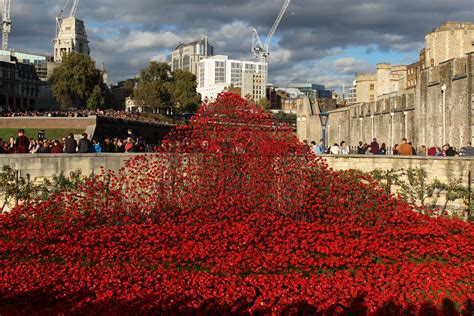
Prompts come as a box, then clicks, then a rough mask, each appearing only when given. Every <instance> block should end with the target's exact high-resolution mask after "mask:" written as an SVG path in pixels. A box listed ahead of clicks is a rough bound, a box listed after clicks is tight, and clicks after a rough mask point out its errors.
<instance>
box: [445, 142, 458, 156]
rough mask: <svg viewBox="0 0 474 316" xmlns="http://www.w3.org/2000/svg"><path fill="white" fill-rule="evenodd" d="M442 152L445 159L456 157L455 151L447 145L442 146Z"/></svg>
mask: <svg viewBox="0 0 474 316" xmlns="http://www.w3.org/2000/svg"><path fill="white" fill-rule="evenodd" d="M443 152H444V156H446V157H454V156H456V151H455V150H454V148H453V147H451V146H450V145H449V144H446V145H444V146H443Z"/></svg>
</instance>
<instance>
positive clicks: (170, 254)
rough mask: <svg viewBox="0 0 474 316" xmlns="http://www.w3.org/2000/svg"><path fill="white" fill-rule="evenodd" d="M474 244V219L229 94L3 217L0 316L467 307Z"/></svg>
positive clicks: (368, 311) (417, 310)
mask: <svg viewBox="0 0 474 316" xmlns="http://www.w3.org/2000/svg"><path fill="white" fill-rule="evenodd" d="M354 167H357V166H354ZM473 254H474V229H473V226H472V224H469V223H465V222H462V221H460V220H452V219H444V218H431V217H429V216H426V215H421V214H418V213H417V212H415V211H414V210H413V207H412V206H411V205H409V204H407V203H405V202H403V201H401V200H400V199H398V198H396V197H393V196H388V195H387V194H385V193H384V191H383V190H382V189H380V188H379V186H378V185H377V184H376V183H374V182H373V181H372V180H371V179H370V178H368V177H362V176H359V175H357V174H356V173H354V172H351V171H349V172H334V171H332V170H331V169H330V168H329V167H328V166H327V165H326V164H325V163H324V162H323V161H321V160H320V159H318V158H317V157H316V156H315V155H313V154H312V153H311V152H310V150H309V149H308V148H306V147H305V146H303V145H302V144H301V143H299V142H298V140H297V139H296V137H295V136H294V135H293V133H292V130H291V128H290V127H289V126H287V125H285V124H281V123H279V122H278V121H277V120H276V119H275V118H274V117H273V116H272V115H271V114H269V113H267V112H265V111H263V110H261V109H259V108H257V107H256V106H255V105H254V104H249V103H248V102H247V101H245V100H243V99H242V98H240V97H239V96H236V95H233V94H230V93H225V94H221V95H220V96H219V97H218V99H217V100H216V101H215V102H212V103H209V104H206V105H203V106H202V107H201V109H200V110H199V111H198V113H197V114H196V116H195V117H194V118H193V119H192V120H191V122H190V123H189V124H188V125H185V126H179V127H177V128H176V130H174V131H173V132H172V133H171V134H170V135H169V136H168V138H167V139H166V140H165V141H164V143H163V145H162V148H161V150H160V152H159V153H157V154H153V155H139V156H134V157H133V158H131V159H130V160H129V161H127V163H126V166H125V167H124V168H123V169H122V170H120V172H118V173H113V172H108V171H105V169H104V173H103V174H102V175H100V176H99V177H96V178H92V179H89V180H87V181H85V182H84V184H83V185H81V186H79V188H77V189H74V190H69V191H64V192H61V193H59V194H57V195H55V196H54V197H53V198H51V199H48V200H37V201H29V202H28V203H24V204H22V205H20V206H18V207H16V208H15V209H14V210H13V211H12V212H11V213H8V214H2V215H0V314H2V315H3V314H5V315H7V314H52V313H53V314H57V313H69V312H72V313H88V314H104V313H157V314H165V313H166V314H182V313H185V314H189V313H201V314H208V313H216V314H231V313H240V314H254V313H262V314H270V313H273V314H296V313H311V314H318V313H320V314H334V313H336V314H344V313H345V314H360V315H364V314H387V313H388V314H425V313H430V314H436V313H439V314H442V313H444V314H450V315H456V314H462V313H464V314H466V315H469V313H472V312H473V307H472V302H473V300H474V294H473V293H474V288H473V275H474V258H473Z"/></svg>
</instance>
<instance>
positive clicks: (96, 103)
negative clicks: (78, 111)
mask: <svg viewBox="0 0 474 316" xmlns="http://www.w3.org/2000/svg"><path fill="white" fill-rule="evenodd" d="M104 105H105V99H104V96H103V93H102V89H101V88H100V86H99V85H97V86H95V87H94V90H92V93H91V94H90V96H89V98H88V99H87V108H88V109H89V110H95V109H101V108H103V107H104Z"/></svg>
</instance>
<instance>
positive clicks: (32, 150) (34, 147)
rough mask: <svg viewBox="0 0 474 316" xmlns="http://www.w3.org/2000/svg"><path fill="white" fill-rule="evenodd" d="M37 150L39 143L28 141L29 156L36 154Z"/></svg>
mask: <svg viewBox="0 0 474 316" xmlns="http://www.w3.org/2000/svg"><path fill="white" fill-rule="evenodd" d="M39 149H40V145H39V143H38V142H37V141H36V140H34V139H32V140H31V141H30V147H29V148H28V151H29V152H30V154H36V153H37V152H38V150H39Z"/></svg>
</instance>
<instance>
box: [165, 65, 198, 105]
mask: <svg viewBox="0 0 474 316" xmlns="http://www.w3.org/2000/svg"><path fill="white" fill-rule="evenodd" d="M173 75H174V76H173V79H174V85H173V86H172V88H173V89H172V101H173V104H174V108H175V112H176V113H184V112H192V113H194V112H196V111H197V109H198V107H199V105H200V104H201V98H200V97H199V94H198V93H197V92H196V88H197V83H196V76H195V75H194V74H192V73H190V72H188V71H183V70H180V69H178V70H176V71H175V72H174V74H173Z"/></svg>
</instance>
